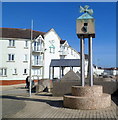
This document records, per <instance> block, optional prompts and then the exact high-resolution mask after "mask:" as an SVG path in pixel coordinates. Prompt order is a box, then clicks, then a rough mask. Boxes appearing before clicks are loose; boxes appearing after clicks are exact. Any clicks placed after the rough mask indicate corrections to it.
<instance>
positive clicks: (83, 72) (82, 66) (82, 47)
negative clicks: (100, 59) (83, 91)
mask: <svg viewBox="0 0 118 120" xmlns="http://www.w3.org/2000/svg"><path fill="white" fill-rule="evenodd" d="M80 55H81V57H80V62H81V63H80V65H81V85H82V86H84V85H85V84H84V75H85V67H84V62H85V60H84V38H83V36H81V38H80Z"/></svg>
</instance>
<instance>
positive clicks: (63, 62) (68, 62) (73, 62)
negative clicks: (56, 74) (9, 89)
mask: <svg viewBox="0 0 118 120" xmlns="http://www.w3.org/2000/svg"><path fill="white" fill-rule="evenodd" d="M60 66H61V67H80V59H52V60H51V63H50V67H60Z"/></svg>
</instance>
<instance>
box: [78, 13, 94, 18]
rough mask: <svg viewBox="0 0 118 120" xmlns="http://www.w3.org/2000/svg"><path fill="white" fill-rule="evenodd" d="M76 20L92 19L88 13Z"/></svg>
mask: <svg viewBox="0 0 118 120" xmlns="http://www.w3.org/2000/svg"><path fill="white" fill-rule="evenodd" d="M77 19H78V20H82V19H93V17H92V16H91V15H90V14H88V13H84V14H83V15H81V16H80V17H78V18H77Z"/></svg>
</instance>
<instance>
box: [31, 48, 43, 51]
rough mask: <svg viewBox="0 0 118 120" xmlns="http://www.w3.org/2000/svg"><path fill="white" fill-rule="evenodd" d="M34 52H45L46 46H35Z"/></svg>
mask: <svg viewBox="0 0 118 120" xmlns="http://www.w3.org/2000/svg"><path fill="white" fill-rule="evenodd" d="M32 52H44V48H38V47H33V49H32Z"/></svg>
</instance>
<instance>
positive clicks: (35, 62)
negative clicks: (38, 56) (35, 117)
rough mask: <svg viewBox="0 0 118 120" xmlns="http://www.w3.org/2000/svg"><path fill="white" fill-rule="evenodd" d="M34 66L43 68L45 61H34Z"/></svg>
mask: <svg viewBox="0 0 118 120" xmlns="http://www.w3.org/2000/svg"><path fill="white" fill-rule="evenodd" d="M32 66H43V61H33V62H32Z"/></svg>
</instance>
